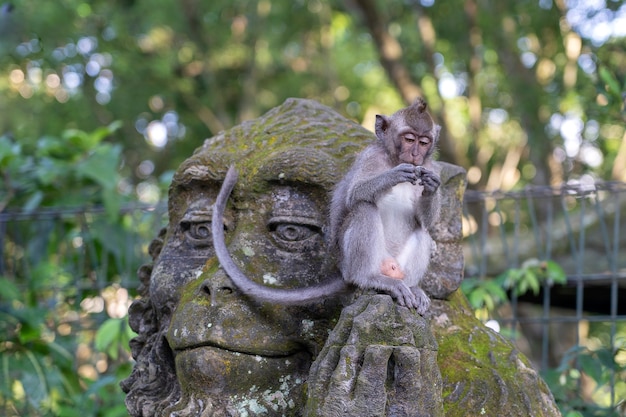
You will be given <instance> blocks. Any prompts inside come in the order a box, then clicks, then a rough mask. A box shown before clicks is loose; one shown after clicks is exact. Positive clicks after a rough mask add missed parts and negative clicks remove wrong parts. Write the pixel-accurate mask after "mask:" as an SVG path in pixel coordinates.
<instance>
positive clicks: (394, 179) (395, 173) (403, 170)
mask: <svg viewBox="0 0 626 417" xmlns="http://www.w3.org/2000/svg"><path fill="white" fill-rule="evenodd" d="M387 174H388V175H389V176H390V183H391V184H390V185H389V188H391V187H393V186H394V185H398V184H400V183H403V182H410V183H411V184H415V183H416V182H417V180H418V178H419V174H418V173H417V171H416V170H415V165H413V164H406V163H403V164H398V165H396V166H395V167H393V168H391V169H390V170H389V171H387Z"/></svg>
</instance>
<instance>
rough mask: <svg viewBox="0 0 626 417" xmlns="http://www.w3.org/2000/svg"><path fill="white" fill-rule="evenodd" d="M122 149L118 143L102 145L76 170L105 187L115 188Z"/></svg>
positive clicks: (80, 174) (81, 175)
mask: <svg viewBox="0 0 626 417" xmlns="http://www.w3.org/2000/svg"><path fill="white" fill-rule="evenodd" d="M121 151H122V148H121V147H120V146H117V145H103V146H100V147H98V148H96V149H95V150H94V152H93V153H92V154H91V155H89V157H88V158H86V159H84V160H82V161H81V162H80V163H79V164H78V165H77V166H76V172H77V173H78V174H79V176H80V177H82V178H88V179H90V180H92V181H94V182H95V183H96V184H99V185H101V186H102V187H103V188H105V189H115V187H116V186H117V180H118V171H117V169H118V167H119V161H120V154H121Z"/></svg>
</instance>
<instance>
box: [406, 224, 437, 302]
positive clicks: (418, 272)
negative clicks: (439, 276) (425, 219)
mask: <svg viewBox="0 0 626 417" xmlns="http://www.w3.org/2000/svg"><path fill="white" fill-rule="evenodd" d="M432 247H433V240H432V238H431V237H430V234H428V232H427V231H426V230H424V229H417V230H415V231H414V232H413V234H412V235H411V236H410V237H409V239H407V242H406V243H405V245H404V247H403V248H402V251H401V252H400V255H399V256H398V261H399V262H400V266H401V268H403V269H404V270H405V271H406V278H405V282H406V284H407V285H408V286H409V287H410V288H411V291H412V292H413V294H415V298H416V299H417V307H416V309H417V312H418V313H420V314H424V313H426V311H428V308H429V306H430V298H428V295H426V293H425V292H424V290H422V289H421V288H420V286H419V285H420V282H421V281H422V278H423V277H424V275H425V274H426V271H427V270H428V264H429V263H430V253H431V251H432Z"/></svg>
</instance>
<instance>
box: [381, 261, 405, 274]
mask: <svg viewBox="0 0 626 417" xmlns="http://www.w3.org/2000/svg"><path fill="white" fill-rule="evenodd" d="M380 273H381V274H383V275H384V276H386V277H389V278H393V279H404V272H402V270H401V269H400V265H398V262H396V260H395V259H393V258H385V259H383V264H382V265H381V266H380Z"/></svg>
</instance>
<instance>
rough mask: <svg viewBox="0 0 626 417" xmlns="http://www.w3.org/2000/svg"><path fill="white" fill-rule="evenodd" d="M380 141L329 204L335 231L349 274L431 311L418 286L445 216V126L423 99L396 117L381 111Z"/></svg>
mask: <svg viewBox="0 0 626 417" xmlns="http://www.w3.org/2000/svg"><path fill="white" fill-rule="evenodd" d="M375 128H376V129H375V131H376V136H377V137H378V141H377V142H376V143H374V144H373V145H370V146H369V147H368V148H366V149H365V150H364V151H363V152H362V153H361V154H360V155H359V156H358V157H357V159H356V161H355V163H354V165H353V166H352V168H351V169H350V171H349V172H348V174H347V175H346V176H345V177H344V178H343V179H342V180H341V181H340V182H339V184H338V185H337V188H336V190H335V192H334V194H333V199H332V203H331V231H332V233H333V235H334V238H333V239H334V240H335V242H336V244H337V245H338V247H339V250H340V261H339V268H340V270H341V272H342V275H343V278H344V280H346V281H347V282H350V283H352V284H355V285H356V286H358V287H360V288H373V289H377V290H382V291H385V292H388V293H389V294H391V295H392V296H393V297H394V298H395V299H396V300H397V301H398V303H399V304H400V305H404V306H407V307H409V308H415V309H417V311H418V312H419V313H420V314H423V313H425V312H426V311H427V309H428V307H429V305H430V300H429V298H428V296H427V295H426V294H425V293H424V291H423V290H422V289H421V288H420V287H419V284H420V281H421V279H422V277H423V276H424V274H425V273H426V270H427V269H428V264H429V262H430V253H431V248H432V246H433V240H432V239H431V237H430V234H429V232H428V228H430V227H431V226H432V225H433V224H434V222H435V221H436V220H437V218H438V216H439V207H440V202H439V193H438V189H439V185H440V179H439V176H438V175H437V174H436V173H435V172H434V171H433V166H432V165H433V164H432V154H433V152H434V151H435V149H436V145H437V141H438V139H439V131H440V129H441V127H440V126H439V125H437V124H435V123H434V122H433V120H432V118H431V117H430V115H429V114H428V112H427V111H426V102H425V101H424V100H422V99H417V100H416V101H415V102H414V103H413V104H412V105H411V106H409V107H407V108H404V109H402V110H399V111H397V112H396V113H394V114H393V115H391V116H381V115H377V116H376V125H375Z"/></svg>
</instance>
